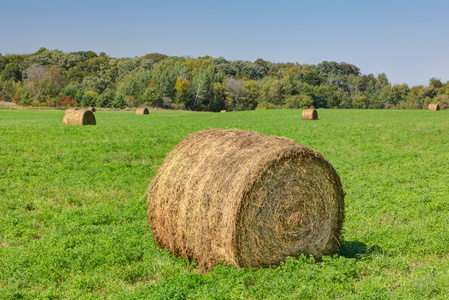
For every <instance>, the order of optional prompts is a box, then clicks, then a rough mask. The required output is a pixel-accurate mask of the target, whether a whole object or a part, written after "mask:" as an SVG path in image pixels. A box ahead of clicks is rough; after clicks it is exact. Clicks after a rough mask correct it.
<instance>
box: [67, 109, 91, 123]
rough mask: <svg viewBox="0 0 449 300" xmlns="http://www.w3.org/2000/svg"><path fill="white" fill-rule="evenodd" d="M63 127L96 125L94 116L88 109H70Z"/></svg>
mask: <svg viewBox="0 0 449 300" xmlns="http://www.w3.org/2000/svg"><path fill="white" fill-rule="evenodd" d="M62 124H63V125H96V124H97V123H96V121H95V116H94V114H93V113H92V112H91V111H90V110H87V109H78V108H69V109H67V110H66V111H65V114H64V118H63V119H62Z"/></svg>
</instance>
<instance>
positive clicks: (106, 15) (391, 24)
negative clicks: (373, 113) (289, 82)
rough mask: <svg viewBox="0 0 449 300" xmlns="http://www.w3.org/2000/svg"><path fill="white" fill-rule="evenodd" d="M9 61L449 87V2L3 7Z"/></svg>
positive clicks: (12, 3) (31, 3)
mask: <svg viewBox="0 0 449 300" xmlns="http://www.w3.org/2000/svg"><path fill="white" fill-rule="evenodd" d="M0 8H1V10H0V16H1V17H0V53H2V54H3V55H5V54H12V53H13V54H23V53H34V52H36V51H37V50H38V49H39V48H40V47H45V48H47V49H50V50H52V49H59V50H62V51H64V52H73V51H87V50H92V51H94V52H96V53H100V52H105V53H106V54H108V55H110V56H112V57H117V58H120V57H135V56H142V55H145V54H147V53H153V52H158V53H162V54H166V55H170V56H185V55H189V56H192V57H199V56H205V55H209V56H212V57H219V56H223V57H225V58H226V59H229V60H237V59H241V60H248V61H252V62H253V61H255V60H256V59H257V58H263V59H265V60H268V61H271V62H298V63H300V64H304V63H308V64H318V63H320V62H322V61H325V60H326V61H336V62H347V63H351V64H354V65H356V66H357V67H359V68H360V69H361V72H362V74H369V73H372V74H374V75H375V76H377V74H379V73H382V72H385V73H386V74H387V76H388V79H389V80H390V82H392V83H393V84H395V83H407V84H408V85H409V86H413V85H419V84H422V85H428V83H429V79H430V78H431V77H437V78H439V79H441V80H442V81H443V83H444V82H446V81H449V1H448V0H422V1H415V0H375V1H374V0H369V1H368V0H326V1H325V0H323V1H320V0H304V1H301V0H298V1H282V0H279V1H275V0H271V1H265V0H259V1H253V0H250V1H245V0H240V1H234V0H227V1H214V0H209V1H195V0H193V1H178V0H173V1H170V0H165V1H162V0H161V1H143V0H142V1H139V0H126V1H125V0H121V1H116V0H112V1H97V0H90V1H86V0H79V1H67V0H49V1H45V0H41V1H37V0H27V1H23V0H9V1H7V0H0Z"/></svg>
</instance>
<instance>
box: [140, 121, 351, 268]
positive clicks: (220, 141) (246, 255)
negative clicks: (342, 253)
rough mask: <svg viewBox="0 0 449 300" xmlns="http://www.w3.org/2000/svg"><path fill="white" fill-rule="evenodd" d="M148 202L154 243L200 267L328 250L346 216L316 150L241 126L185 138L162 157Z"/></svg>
mask: <svg viewBox="0 0 449 300" xmlns="http://www.w3.org/2000/svg"><path fill="white" fill-rule="evenodd" d="M148 201H149V208H148V221H149V222H150V224H151V227H152V230H153V236H154V238H155V240H156V242H157V244H158V245H160V246H161V247H164V248H166V249H168V250H170V251H171V252H172V254H173V255H177V256H181V257H183V258H191V259H195V260H196V261H197V263H198V265H199V266H200V267H201V268H202V269H203V270H210V269H211V268H212V267H213V266H214V265H215V264H217V262H218V261H220V262H222V263H224V264H226V265H230V264H232V265H236V266H238V267H259V266H268V265H272V264H279V263H280V262H281V261H283V260H285V258H286V257H287V256H295V257H297V256H299V254H301V253H304V254H312V255H313V256H314V257H315V258H316V259H320V258H321V257H322V256H323V255H332V254H334V253H335V252H336V251H337V250H338V247H339V237H340V234H341V228H342V223H343V220H344V193H343V190H342V186H341V183H340V178H339V176H338V175H337V173H336V172H335V170H334V168H333V167H332V165H331V164H330V163H329V162H328V161H327V160H326V159H324V158H323V156H322V155H321V154H319V153H318V152H315V151H314V150H312V149H310V148H307V147H305V146H302V145H299V144H297V143H296V142H294V141H293V140H290V139H287V138H281V137H276V136H267V135H263V134H259V133H255V132H248V131H240V130H221V129H211V130H206V131H200V132H197V133H195V134H192V135H190V136H188V137H187V138H186V139H185V140H183V141H182V142H181V143H179V144H178V145H177V146H176V147H175V148H174V150H173V151H172V152H171V153H170V154H169V155H168V156H167V157H166V158H165V160H164V162H163V164H162V166H161V167H160V169H159V170H158V172H157V174H156V176H155V178H154V179H153V181H152V182H151V184H150V186H149V190H148Z"/></svg>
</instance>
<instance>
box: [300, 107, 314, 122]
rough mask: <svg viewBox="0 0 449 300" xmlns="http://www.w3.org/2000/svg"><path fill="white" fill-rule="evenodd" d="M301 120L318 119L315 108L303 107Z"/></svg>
mask: <svg viewBox="0 0 449 300" xmlns="http://www.w3.org/2000/svg"><path fill="white" fill-rule="evenodd" d="M302 119H303V120H318V112H317V111H316V109H304V110H303V111H302Z"/></svg>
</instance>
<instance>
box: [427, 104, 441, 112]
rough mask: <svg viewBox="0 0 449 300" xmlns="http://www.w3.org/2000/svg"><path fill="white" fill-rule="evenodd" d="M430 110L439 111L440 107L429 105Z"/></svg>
mask: <svg viewBox="0 0 449 300" xmlns="http://www.w3.org/2000/svg"><path fill="white" fill-rule="evenodd" d="M429 110H430V111H439V110H440V105H439V104H429Z"/></svg>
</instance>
